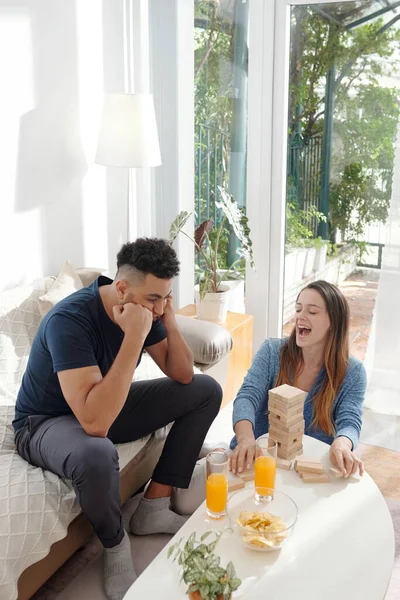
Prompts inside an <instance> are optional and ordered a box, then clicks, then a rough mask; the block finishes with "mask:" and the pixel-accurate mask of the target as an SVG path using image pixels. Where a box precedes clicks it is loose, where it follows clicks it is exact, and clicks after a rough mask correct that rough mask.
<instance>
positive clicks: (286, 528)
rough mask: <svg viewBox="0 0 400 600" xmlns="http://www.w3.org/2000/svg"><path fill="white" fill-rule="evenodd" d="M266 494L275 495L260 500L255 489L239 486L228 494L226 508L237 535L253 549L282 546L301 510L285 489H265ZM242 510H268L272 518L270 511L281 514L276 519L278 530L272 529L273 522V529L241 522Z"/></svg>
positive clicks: (266, 550)
mask: <svg viewBox="0 0 400 600" xmlns="http://www.w3.org/2000/svg"><path fill="white" fill-rule="evenodd" d="M263 495H265V496H268V495H269V496H271V495H273V499H272V500H270V501H269V502H258V501H257V500H256V499H255V496H254V489H248V488H247V489H246V488H245V489H242V490H239V491H237V492H235V493H233V494H232V495H231V496H230V497H229V498H228V503H227V507H226V512H227V515H228V517H229V520H230V523H231V527H232V529H233V531H234V533H235V535H236V536H237V537H238V538H239V539H240V540H241V541H242V542H243V544H244V545H245V546H247V547H248V548H251V550H258V551H261V552H271V551H274V550H277V549H279V548H281V547H282V545H283V544H284V543H285V541H286V540H287V539H288V537H289V536H290V535H291V533H292V531H293V528H294V525H295V524H296V521H297V517H298V514H299V511H298V508H297V505H296V503H295V502H294V501H293V500H292V499H291V498H289V496H287V495H286V494H284V493H283V492H279V491H277V490H267V489H265V493H264V494H263ZM242 511H246V513H266V516H265V517H264V519H268V516H267V515H273V516H274V517H279V518H280V519H281V521H277V522H275V527H276V530H273V531H272V530H271V526H269V530H267V531H259V530H257V529H255V528H254V527H251V526H249V525H242V524H241V523H240V522H239V517H240V513H241V512H242ZM242 514H243V513H242ZM246 517H247V518H251V515H250V514H247V515H246ZM270 521H271V519H268V522H270ZM282 521H283V523H282ZM268 522H267V523H268ZM272 523H274V521H272ZM254 525H257V523H254Z"/></svg>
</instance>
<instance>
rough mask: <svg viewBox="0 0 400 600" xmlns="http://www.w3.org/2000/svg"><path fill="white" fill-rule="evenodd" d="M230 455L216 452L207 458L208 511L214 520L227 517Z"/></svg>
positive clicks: (223, 451) (220, 451) (219, 451)
mask: <svg viewBox="0 0 400 600" xmlns="http://www.w3.org/2000/svg"><path fill="white" fill-rule="evenodd" d="M228 472H229V455H228V453H227V452H225V450H215V451H213V452H210V453H209V454H207V458H206V510H207V514H208V516H209V517H211V518H212V519H222V517H224V516H225V509H226V502H227V500H228Z"/></svg>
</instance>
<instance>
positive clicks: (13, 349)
mask: <svg viewBox="0 0 400 600" xmlns="http://www.w3.org/2000/svg"><path fill="white" fill-rule="evenodd" d="M54 281H55V278H54V277H46V278H45V279H38V280H37V281H34V282H32V283H30V284H27V285H22V286H18V287H15V288H13V289H11V290H7V291H3V292H1V294H0V405H10V404H11V405H13V404H15V400H16V397H17V392H18V389H19V386H20V385H21V380H22V375H23V374H24V371H25V368H26V364H27V362H28V356H29V352H30V349H31V345H32V342H33V338H34V337H35V334H36V331H37V329H38V327H39V323H40V319H41V316H40V312H39V304H38V300H39V297H40V296H42V295H43V294H45V293H46V292H48V291H49V289H50V287H51V286H52V285H53V284H54Z"/></svg>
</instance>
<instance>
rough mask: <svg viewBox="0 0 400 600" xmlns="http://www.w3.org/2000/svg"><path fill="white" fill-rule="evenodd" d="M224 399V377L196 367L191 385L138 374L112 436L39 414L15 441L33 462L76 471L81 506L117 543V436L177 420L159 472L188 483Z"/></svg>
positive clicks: (162, 479)
mask: <svg viewBox="0 0 400 600" xmlns="http://www.w3.org/2000/svg"><path fill="white" fill-rule="evenodd" d="M221 400H222V390H221V388H220V386H219V384H218V383H217V382H216V381H215V380H214V379H212V378H211V377H209V376H207V375H195V376H194V378H193V381H192V382H191V383H190V384H188V385H181V384H179V383H176V382H175V381H172V380H171V379H168V378H166V377H163V378H161V379H154V380H151V381H138V382H135V383H133V384H132V385H131V389H130V392H129V394H128V397H127V399H126V402H125V405H124V407H123V408H122V410H121V412H120V414H119V415H118V417H117V418H116V420H115V421H114V423H113V424H112V426H111V428H110V430H109V432H108V437H106V438H99V437H92V436H90V435H88V434H87V433H86V432H85V431H84V430H83V428H82V427H81V425H80V424H79V422H78V420H77V419H76V418H75V416H74V415H72V414H69V415H63V416H59V417H48V416H41V415H35V416H30V417H28V421H27V423H26V425H24V427H22V428H21V429H19V430H18V431H17V432H16V434H15V443H16V446H17V450H18V453H19V454H20V455H21V456H22V457H23V458H24V459H25V460H27V461H28V462H29V463H31V464H32V465H35V466H38V467H42V468H43V469H48V470H49V471H52V472H53V473H56V474H57V475H59V476H60V477H65V478H67V479H71V481H72V484H73V486H74V489H75V492H76V495H77V498H78V501H79V503H80V505H81V508H82V511H83V512H84V513H85V514H86V516H87V517H88V519H89V521H90V522H91V524H92V525H93V527H94V530H95V532H96V533H97V535H98V537H99V538H100V540H101V542H102V544H103V545H104V547H106V548H111V547H113V546H116V545H117V544H119V543H120V542H121V540H122V538H123V536H124V530H123V527H122V521H121V509H120V490H119V463H118V453H117V450H116V448H115V446H114V444H119V443H125V442H133V441H135V440H137V439H140V438H142V437H144V436H146V435H149V434H150V433H152V432H154V431H156V430H157V429H160V428H161V427H164V426H165V425H168V424H169V423H171V422H174V424H173V426H172V428H171V430H170V432H169V434H168V437H167V439H166V441H165V445H164V448H163V451H162V454H161V456H160V459H159V461H158V464H157V466H156V468H155V470H154V473H153V479H154V481H156V482H157V483H161V484H165V485H170V486H173V487H178V488H187V487H188V485H189V482H190V478H191V475H192V472H193V469H194V466H195V464H196V460H197V458H198V456H199V452H200V449H201V447H202V444H203V441H204V439H205V437H206V434H207V431H208V429H209V427H210V425H211V423H212V422H213V420H214V418H215V417H216V415H217V414H218V411H219V408H220V405H221Z"/></svg>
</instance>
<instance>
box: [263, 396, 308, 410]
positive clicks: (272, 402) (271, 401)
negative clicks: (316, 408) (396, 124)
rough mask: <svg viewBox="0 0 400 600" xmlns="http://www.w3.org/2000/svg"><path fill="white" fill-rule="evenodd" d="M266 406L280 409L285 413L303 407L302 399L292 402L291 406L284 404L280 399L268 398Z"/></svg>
mask: <svg viewBox="0 0 400 600" xmlns="http://www.w3.org/2000/svg"><path fill="white" fill-rule="evenodd" d="M268 407H271V408H274V409H276V410H280V411H282V412H285V413H289V412H297V411H298V410H299V409H303V408H304V402H302V401H301V402H296V404H293V405H292V406H286V405H285V404H284V403H283V402H281V401H280V400H275V399H269V400H268Z"/></svg>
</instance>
